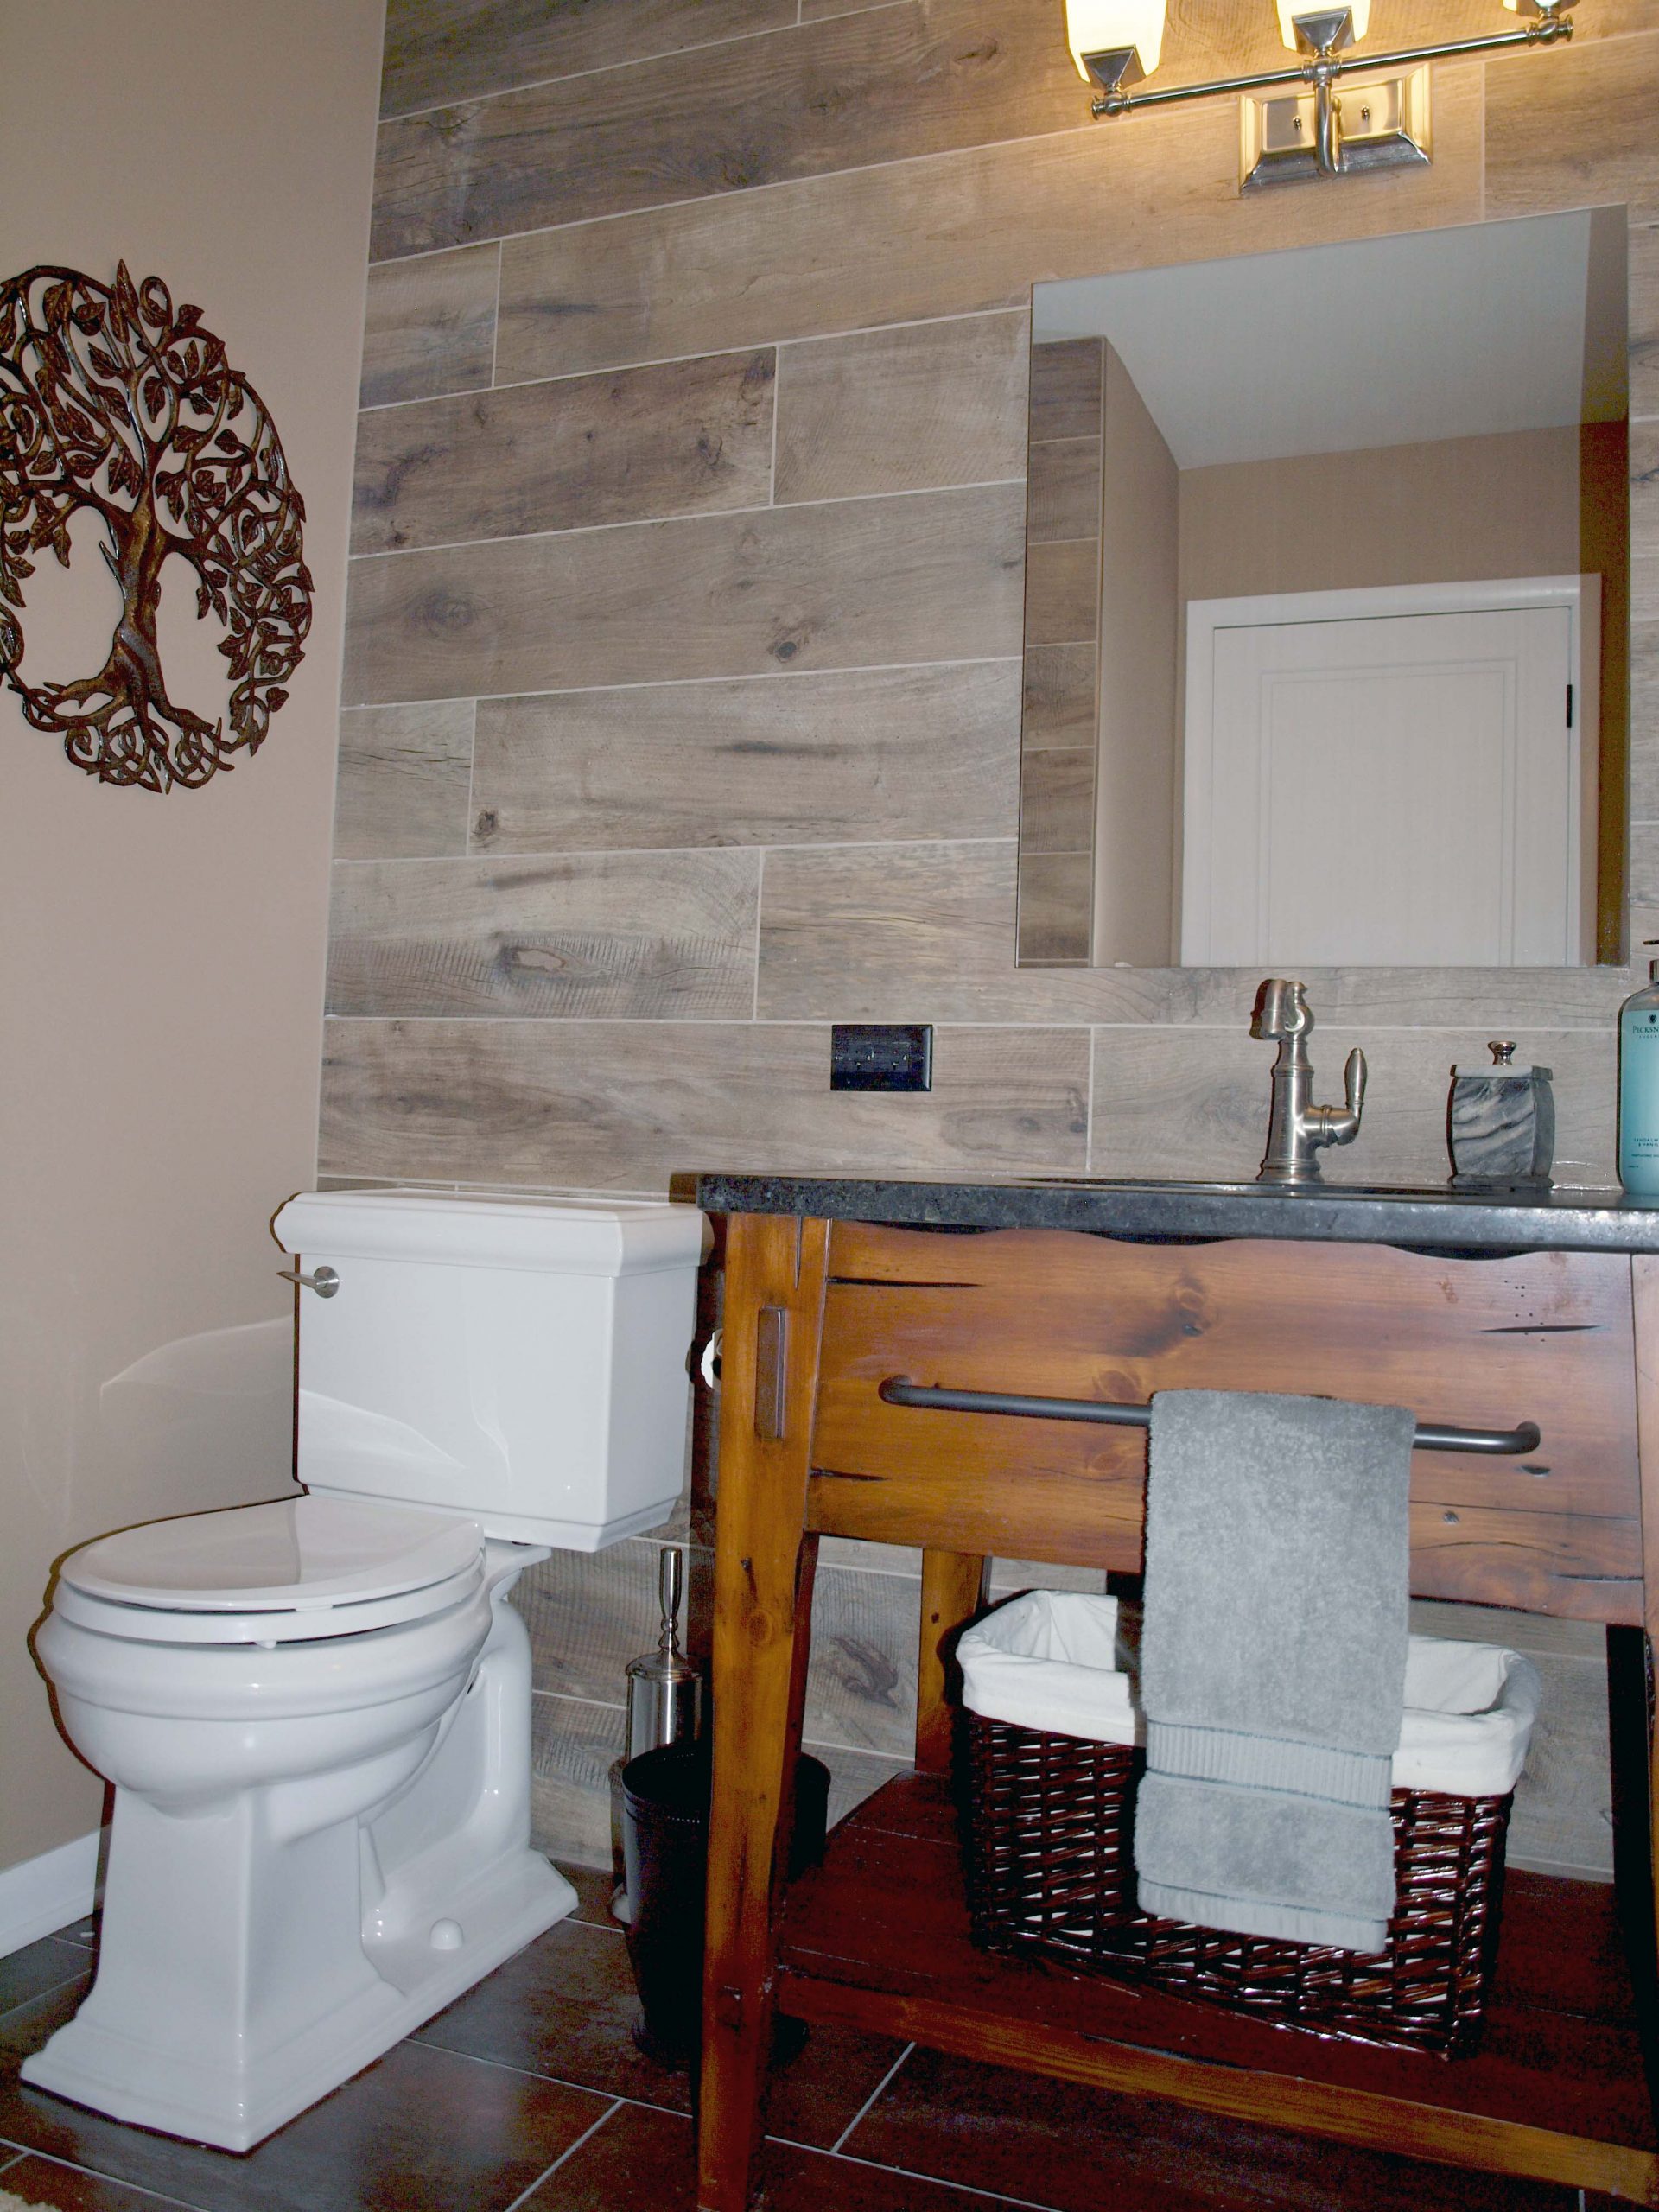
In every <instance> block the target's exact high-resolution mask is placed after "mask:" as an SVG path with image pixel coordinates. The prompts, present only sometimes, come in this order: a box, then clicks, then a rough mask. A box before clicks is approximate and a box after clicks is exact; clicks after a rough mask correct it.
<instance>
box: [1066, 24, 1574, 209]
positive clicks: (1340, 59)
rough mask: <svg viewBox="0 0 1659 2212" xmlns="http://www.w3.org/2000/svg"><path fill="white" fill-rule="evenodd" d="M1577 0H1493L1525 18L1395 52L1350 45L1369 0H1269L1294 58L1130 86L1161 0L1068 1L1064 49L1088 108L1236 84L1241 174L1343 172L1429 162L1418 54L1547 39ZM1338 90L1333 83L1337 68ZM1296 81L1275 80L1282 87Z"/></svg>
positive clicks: (1279, 176)
mask: <svg viewBox="0 0 1659 2212" xmlns="http://www.w3.org/2000/svg"><path fill="white" fill-rule="evenodd" d="M1574 4H1575V0H1503V5H1504V6H1505V7H1506V8H1507V9H1509V10H1510V13H1511V14H1513V15H1520V16H1525V17H1526V18H1527V19H1528V20H1527V21H1526V22H1524V23H1523V24H1520V25H1517V27H1516V29H1514V30H1510V31H1494V32H1492V33H1491V34H1490V35H1487V36H1485V37H1484V38H1465V39H1450V40H1446V41H1442V42H1440V44H1437V45H1433V46H1414V47H1410V48H1405V49H1402V50H1401V51H1399V52H1396V53H1393V54H1376V55H1359V54H1351V51H1350V49H1351V48H1353V47H1355V46H1357V44H1358V42H1359V41H1361V40H1362V39H1363V38H1364V37H1365V35H1366V34H1367V32H1368V31H1369V30H1370V14H1371V8H1370V0H1349V4H1348V5H1347V6H1345V7H1310V6H1309V5H1308V4H1307V0H1276V5H1277V8H1278V13H1279V28H1280V33H1281V36H1282V37H1283V39H1284V41H1285V44H1286V45H1287V47H1289V48H1290V49H1291V50H1292V52H1293V53H1294V54H1299V55H1300V56H1301V59H1300V61H1299V62H1298V63H1297V65H1296V67H1294V68H1290V69H1270V70H1265V71H1262V72H1261V73H1258V74H1256V75H1255V76H1249V77H1221V78H1217V79H1213V80H1211V82H1209V83H1207V84H1202V85H1172V86H1167V87H1166V88H1165V89H1163V90H1160V91H1158V92H1135V91H1132V90H1131V89H1130V87H1131V86H1136V85H1139V84H1140V83H1141V81H1142V80H1143V79H1145V78H1147V77H1149V76H1150V75H1151V74H1152V73H1153V71H1154V69H1155V68H1156V67H1158V60H1159V55H1160V52H1161V50H1162V46H1163V35H1164V16H1165V4H1164V0H1066V28H1067V35H1068V37H1069V39H1070V42H1071V52H1072V54H1073V55H1074V57H1075V58H1076V60H1077V68H1078V70H1079V72H1080V73H1081V74H1082V75H1083V77H1084V79H1085V81H1086V82H1088V83H1090V84H1092V85H1094V86H1095V87H1096V92H1095V99H1094V112H1095V113H1096V115H1097V116H1101V115H1114V116H1116V115H1128V114H1129V113H1130V112H1131V111H1135V110H1138V109H1141V108H1145V107H1165V106H1169V105H1173V104H1174V103H1175V102H1176V101H1178V100H1198V99H1209V98H1210V97H1211V95H1212V94H1216V93H1226V92H1239V93H1242V94H1243V96H1244V97H1243V100H1242V101H1241V103H1240V110H1241V120H1240V130H1239V184H1240V188H1241V189H1243V188H1248V187H1249V186H1252V185H1259V184H1267V183H1273V182H1277V181H1294V180H1296V179H1298V178H1301V177H1310V176H1350V175H1355V174H1357V173H1359V172H1361V171H1363V170H1366V169H1373V168H1392V167H1394V166H1395V164H1397V163H1400V162H1427V160H1428V159H1429V156H1430V142H1429V128H1428V85H1429V73H1428V64H1429V63H1430V62H1431V61H1439V60H1446V59H1448V58H1455V57H1460V56H1463V55H1465V54H1496V53H1501V52H1503V51H1504V50H1505V49H1507V48H1510V47H1520V46H1554V45H1558V44H1560V43H1563V42H1564V41H1567V39H1570V38H1571V37H1572V35H1573V23H1572V10H1573V6H1574ZM1356 68H1357V69H1363V71H1364V73H1365V74H1364V76H1363V79H1357V80H1356V79H1352V78H1350V86H1351V89H1350V91H1349V92H1348V95H1347V97H1346V99H1344V97H1343V95H1342V93H1341V92H1338V83H1339V81H1340V79H1342V78H1343V76H1344V72H1349V71H1351V70H1353V69H1356ZM1292 86H1294V87H1296V88H1297V89H1295V90H1284V89H1281V88H1283V87H1292Z"/></svg>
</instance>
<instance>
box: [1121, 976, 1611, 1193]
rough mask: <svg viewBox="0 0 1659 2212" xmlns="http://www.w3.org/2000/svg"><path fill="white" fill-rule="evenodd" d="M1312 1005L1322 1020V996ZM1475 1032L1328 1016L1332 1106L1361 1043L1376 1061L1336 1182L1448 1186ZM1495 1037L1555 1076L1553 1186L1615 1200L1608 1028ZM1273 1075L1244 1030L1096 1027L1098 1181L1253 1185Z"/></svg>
mask: <svg viewBox="0 0 1659 2212" xmlns="http://www.w3.org/2000/svg"><path fill="white" fill-rule="evenodd" d="M1310 995H1311V996H1312V997H1313V1004H1314V1007H1315V1008H1316V1009H1318V1007H1319V999H1318V995H1317V994H1310ZM1472 1027H1473V1025H1472V1024H1471V1029H1472ZM1485 1028H1486V1025H1483V1027H1482V1029H1481V1032H1480V1033H1481V1034H1483V1035H1484V1033H1485ZM1495 1033H1499V1034H1502V1035H1503V1036H1506V1037H1507V1036H1514V1037H1515V1038H1516V1046H1517V1049H1516V1058H1517V1060H1523V1061H1538V1062H1541V1064H1542V1065H1544V1066H1545V1067H1548V1068H1553V1069H1554V1093H1555V1113H1556V1146H1555V1171H1554V1173H1555V1181H1556V1183H1557V1184H1558V1185H1572V1184H1578V1185H1588V1186H1590V1187H1592V1188H1596V1189H1605V1188H1606V1187H1607V1186H1608V1185H1610V1184H1611V1183H1612V1182H1613V1181H1614V1180H1615V1178H1614V1174H1613V1108H1614V1088H1615V1085H1614V1073H1615V1058H1616V1049H1617V1048H1616V1039H1615V1038H1614V1036H1613V1034H1612V1031H1611V1026H1610V1027H1608V1028H1607V1029H1606V1030H1605V1032H1592V1031H1585V1030H1577V1031H1573V1032H1569V1033H1562V1032H1560V1031H1559V1030H1558V1031H1554V1032H1550V1031H1547V1030H1545V1031H1534V1032H1532V1033H1530V1034H1529V1033H1528V1032H1527V1031H1526V1030H1525V1029H1523V1028H1522V1027H1519V1025H1515V1026H1510V1025H1507V1024H1506V1025H1505V1026H1504V1027H1503V1029H1502V1031H1501V1032H1495ZM1469 1039H1470V1032H1469V1031H1464V1032H1460V1033H1459V1032H1454V1031H1446V1030H1431V1029H1422V1030H1414V1031H1406V1030H1392V1031H1389V1032H1388V1033H1384V1034H1373V1033H1370V1032H1368V1031H1367V1030H1365V1029H1364V1028H1363V1027H1357V1026H1350V1024H1348V1023H1347V1022H1345V1021H1338V1020H1330V1021H1327V1020H1325V1019H1324V1018H1323V1016H1321V1018H1320V1020H1319V1028H1318V1030H1317V1032H1316V1034H1315V1039H1314V1043H1313V1065H1314V1066H1315V1068H1316V1069H1317V1070H1318V1071H1319V1077H1320V1081H1319V1084H1318V1085H1317V1086H1316V1088H1317V1089H1318V1090H1319V1092H1320V1094H1321V1096H1334V1095H1336V1093H1337V1092H1338V1091H1339V1090H1340V1088H1341V1081H1340V1077H1341V1070H1342V1064H1343V1061H1344V1058H1346V1056H1347V1053H1348V1051H1349V1049H1350V1047H1351V1046H1354V1045H1360V1046H1363V1047H1364V1049H1365V1052H1366V1057H1367V1058H1368V1059H1369V1061H1370V1084H1369V1087H1368V1089H1367V1091H1366V1098H1365V1123H1364V1127H1363V1128H1362V1130H1361V1132H1360V1135H1359V1137H1358V1139H1357V1141H1356V1143H1355V1144H1354V1145H1352V1146H1351V1147H1347V1148H1345V1149H1344V1152H1343V1153H1342V1154H1341V1156H1340V1157H1339V1158H1332V1157H1327V1160H1326V1161H1325V1164H1324V1179H1325V1182H1326V1183H1327V1184H1330V1185H1333V1186H1334V1185H1338V1184H1341V1183H1361V1184H1375V1183H1384V1184H1387V1183H1404V1184H1409V1185H1415V1184H1425V1183H1440V1182H1444V1181H1445V1179H1446V1176H1447V1175H1448V1174H1449V1173H1450V1161H1449V1160H1448V1158H1447V1155H1446V1096H1447V1092H1448V1090H1449V1087H1450V1083H1451V1072H1452V1065H1453V1063H1454V1062H1455V1061H1456V1060H1458V1059H1460V1058H1466V1057H1467V1056H1468V1053H1469V1050H1470V1042H1469ZM1270 1065H1271V1063H1270V1062H1269V1061H1268V1058H1267V1055H1266V1053H1265V1052H1264V1050H1263V1047H1262V1046H1261V1045H1259V1044H1257V1043H1255V1041H1254V1040H1253V1039H1251V1038H1250V1036H1249V1033H1247V1031H1246V1030H1245V1029H1243V1027H1237V1028H1233V1029H1228V1030H1196V1029H1177V1028H1155V1029H1154V1028H1147V1029H1101V1030H1097V1031H1096V1033H1095V1087H1094V1094H1093V1095H1094V1129H1093V1140H1092V1143H1091V1146H1090V1172H1091V1173H1095V1174H1097V1175H1129V1176H1135V1175H1152V1176H1159V1177H1166V1176H1200V1177H1209V1178H1214V1179H1221V1180H1226V1181H1243V1180H1249V1179H1250V1178H1252V1177H1253V1176H1254V1175H1255V1171H1256V1169H1257V1167H1258V1166H1260V1165H1261V1160H1262V1147H1263V1145H1264V1143H1265V1141H1266V1138H1267V1116H1268V1068H1269V1066H1270Z"/></svg>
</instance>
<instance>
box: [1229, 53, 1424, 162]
mask: <svg viewBox="0 0 1659 2212" xmlns="http://www.w3.org/2000/svg"><path fill="white" fill-rule="evenodd" d="M1332 98H1333V99H1338V100H1340V101H1341V103H1342V162H1343V168H1342V173H1343V175H1361V174H1363V172H1364V171H1366V170H1368V169H1386V168H1400V167H1402V166H1412V167H1421V164H1422V163H1424V162H1428V161H1431V160H1432V159H1433V138H1432V134H1431V130H1430V122H1429V65H1428V64H1427V62H1426V61H1424V62H1420V63H1419V64H1418V66H1417V67H1415V68H1414V69H1406V70H1397V71H1393V72H1390V73H1387V74H1384V75H1383V76H1365V75H1362V74H1358V73H1356V74H1354V75H1350V74H1349V73H1348V72H1347V71H1346V70H1344V72H1343V74H1342V76H1341V78H1340V79H1339V80H1338V83H1337V85H1336V86H1334V88H1333V90H1332ZM1317 143H1318V122H1317V118H1316V115H1315V107H1314V96H1313V92H1311V91H1310V92H1278V93H1268V92H1247V93H1245V95H1244V97H1243V99H1242V100H1241V101H1240V103H1239V163H1238V188H1239V190H1240V191H1241V192H1250V191H1256V190H1259V189H1260V188H1261V187H1262V186H1263V185H1264V184H1298V183H1300V182H1302V181H1304V180H1306V179H1307V178H1310V177H1317V176H1318V175H1319V156H1318V154H1317V152H1316V151H1315V148H1316V145H1317Z"/></svg>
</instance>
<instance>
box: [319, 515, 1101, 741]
mask: <svg viewBox="0 0 1659 2212" xmlns="http://www.w3.org/2000/svg"><path fill="white" fill-rule="evenodd" d="M611 527H612V528H613V529H617V528H622V527H625V525H623V524H612V525H611ZM480 543H482V544H486V545H492V544H505V543H507V540H506V539H505V538H483V539H481V540H480ZM363 557H366V556H363ZM1022 658H1023V655H1021V654H1020V653H959V654H957V656H956V658H954V659H951V660H887V661H881V660H868V661H853V662H850V663H849V664H848V665H847V666H846V667H845V668H803V669H786V668H758V669H737V670H734V671H731V672H729V673H728V674H727V675H724V676H647V677H637V678H636V679H635V680H634V681H633V682H632V683H566V684H555V685H552V686H550V687H548V688H546V689H543V690H540V691H482V692H476V693H474V692H470V691H468V692H461V691H456V692H452V693H450V694H449V695H448V696H447V697H445V698H439V699H428V698H420V699H354V700H351V701H349V702H346V703H345V704H343V705H342V706H341V708H340V712H341V714H343V715H361V714H372V713H376V712H378V711H379V710H381V709H385V708H386V707H464V706H466V705H467V703H468V702H471V703H472V704H473V705H474V706H480V707H492V706H499V705H511V704H512V703H513V702H516V701H518V700H520V699H582V698H586V697H588V695H589V694H590V693H593V692H596V691H671V690H676V689H677V688H679V687H680V686H683V685H685V684H690V683H828V682H829V681H831V680H832V679H833V678H835V677H842V676H908V675H916V674H918V673H920V672H921V671H923V670H925V669H934V668H1018V667H1019V666H1020V663H1021V660H1022ZM1053 749H1054V750H1057V751H1065V750H1068V749H1069V750H1071V751H1074V752H1075V751H1077V749H1078V748H1077V747H1070V748H1067V747H1055V748H1053Z"/></svg>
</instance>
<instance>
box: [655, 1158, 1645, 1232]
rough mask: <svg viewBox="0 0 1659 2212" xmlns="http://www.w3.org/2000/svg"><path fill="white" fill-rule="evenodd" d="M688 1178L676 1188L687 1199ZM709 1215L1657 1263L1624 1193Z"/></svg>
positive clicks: (1332, 1192) (1133, 1201) (1060, 1184)
mask: <svg viewBox="0 0 1659 2212" xmlns="http://www.w3.org/2000/svg"><path fill="white" fill-rule="evenodd" d="M691 1181H692V1179H690V1178H687V1179H685V1181H684V1185H683V1187H684V1188H685V1190H686V1192H687V1195H690V1185H691ZM695 1185H696V1203H697V1204H698V1205H700V1206H701V1207H702V1210H703V1211H704V1212H705V1213H777V1214H801V1215H805V1216H809V1217H815V1218H824V1217H827V1218H829V1219H831V1220H836V1221H874V1222H885V1223H888V1224H893V1225H895V1226H898V1227H902V1228H911V1229H957V1230H973V1229H1070V1230H1082V1231H1084V1232H1085V1233H1087V1234H1090V1235H1092V1236H1124V1237H1145V1238H1150V1239H1157V1240H1160V1241H1162V1240H1172V1239H1175V1238H1192V1239H1205V1240H1208V1239H1211V1238H1219V1237H1229V1236H1252V1237H1280V1238H1290V1239H1293V1240H1294V1241H1298V1242H1301V1243H1341V1244H1402V1245H1408V1246H1411V1247H1413V1248H1414V1249H1426V1250H1435V1251H1484V1252H1500V1251H1506V1252H1521V1251H1550V1250H1556V1251H1569V1252H1659V1200H1655V1201H1647V1202H1643V1201H1642V1200H1638V1199H1635V1198H1627V1197H1626V1196H1625V1194H1624V1192H1623V1191H1578V1190H1562V1191H1552V1192H1548V1193H1547V1194H1546V1195H1545V1196H1543V1197H1541V1198H1539V1197H1535V1196H1531V1195H1527V1196H1522V1197H1514V1198H1511V1197H1489V1196H1485V1195H1479V1194H1475V1193H1471V1192H1465V1191H1453V1190H1451V1189H1449V1188H1445V1187H1441V1188H1425V1189H1418V1190H1413V1189H1407V1188H1399V1189H1389V1188H1381V1187H1378V1188H1370V1187H1368V1186H1364V1185H1357V1184H1345V1185H1344V1184H1341V1183H1326V1184H1323V1185H1317V1186H1315V1187H1314V1188H1313V1189H1312V1190H1305V1191H1297V1192H1287V1191H1284V1190H1275V1189H1272V1188H1270V1187H1268V1186H1265V1185H1256V1184H1251V1183H1226V1184H1203V1183H1181V1182H1168V1183H1160V1182H1155V1181H1151V1180H1147V1181H1116V1180H1113V1179H1108V1178H1105V1177H1096V1176H1084V1175H1078V1176H1011V1177H1000V1178H996V1179H990V1180H987V1181H984V1182H973V1183H952V1182H939V1181H937V1180H934V1179H929V1178H925V1177H919V1176H898V1175H872V1176H856V1175H762V1174H754V1175H741V1174H724V1173H720V1174H702V1175H698V1176H696V1178H695Z"/></svg>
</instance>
